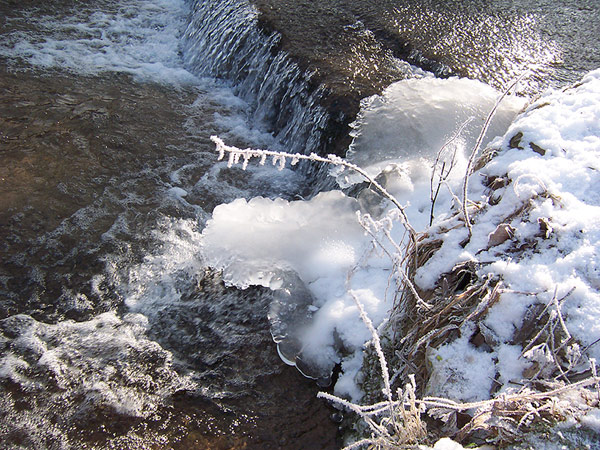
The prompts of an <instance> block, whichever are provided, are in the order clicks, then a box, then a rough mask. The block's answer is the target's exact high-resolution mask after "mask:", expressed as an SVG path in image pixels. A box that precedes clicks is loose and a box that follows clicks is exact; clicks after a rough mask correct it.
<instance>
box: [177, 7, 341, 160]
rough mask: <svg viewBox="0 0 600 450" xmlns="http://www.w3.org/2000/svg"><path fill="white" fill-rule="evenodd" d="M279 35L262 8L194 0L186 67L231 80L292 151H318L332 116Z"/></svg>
mask: <svg viewBox="0 0 600 450" xmlns="http://www.w3.org/2000/svg"><path fill="white" fill-rule="evenodd" d="M280 41H281V36H280V34H279V33H277V32H270V33H268V32H265V31H263V30H261V29H260V26H259V23H258V12H257V11H256V10H255V8H254V7H253V6H252V5H250V4H249V3H248V2H246V1H244V0H242V1H240V0H195V1H194V3H193V5H192V12H191V18H190V22H189V25H188V27H187V29H186V31H185V34H184V37H183V56H184V63H185V67H186V68H187V69H188V70H189V71H191V72H192V73H194V74H196V75H198V76H211V77H216V78H219V79H224V80H227V81H229V82H230V83H232V84H233V85H234V90H235V92H236V94H237V95H238V96H240V97H241V98H242V99H244V100H245V101H246V102H248V103H249V104H250V105H251V107H252V109H253V111H254V118H253V120H254V122H255V123H256V124H258V125H259V126H263V127H266V128H267V130H268V131H270V132H271V133H273V135H274V136H275V137H276V138H277V141H278V143H279V144H280V145H281V147H282V149H285V150H286V151H289V152H300V153H310V152H316V151H317V150H318V149H319V148H320V147H321V146H322V144H323V142H324V139H325V138H326V136H325V133H324V130H325V129H326V127H327V125H328V122H329V121H330V119H331V118H330V115H329V114H328V112H327V111H326V110H325V108H324V107H323V106H321V104H320V101H321V99H322V98H323V96H324V94H325V89H324V88H323V87H319V86H314V83H311V74H310V73H306V72H304V71H303V70H302V69H301V68H300V67H299V66H298V64H297V63H295V62H294V61H292V60H291V58H290V57H289V56H288V55H287V54H286V53H285V52H284V51H281V50H280Z"/></svg>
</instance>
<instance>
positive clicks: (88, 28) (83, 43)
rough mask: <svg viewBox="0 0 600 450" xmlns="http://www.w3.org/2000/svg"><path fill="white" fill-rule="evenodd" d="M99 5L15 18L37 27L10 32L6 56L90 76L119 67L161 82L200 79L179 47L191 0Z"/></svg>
mask: <svg viewBox="0 0 600 450" xmlns="http://www.w3.org/2000/svg"><path fill="white" fill-rule="evenodd" d="M98 8H99V9H97V10H95V11H94V12H90V11H89V10H88V9H86V8H80V9H78V8H73V9H72V10H71V11H69V14H65V15H61V16H59V15H58V14H57V15H55V16H36V15H34V14H33V13H24V14H25V16H24V17H22V18H18V19H11V20H12V21H14V22H19V21H22V22H26V23H27V28H31V27H33V28H34V29H33V30H32V31H14V32H12V33H9V34H8V35H4V36H3V42H2V43H0V55H2V56H4V57H7V58H9V59H15V58H18V59H21V60H24V61H25V62H26V63H27V64H30V65H32V66H35V67H41V68H57V69H66V70H69V71H71V72H75V73H80V74H86V75H93V74H98V73H101V72H106V71H113V72H122V73H128V74H131V75H133V76H135V77H136V78H141V79H145V80H153V81H160V82H174V83H184V84H187V83H196V82H197V78H196V77H194V76H193V75H192V74H191V73H189V72H188V71H187V70H185V69H184V68H183V61H182V57H181V54H180V48H179V45H180V44H179V38H180V36H181V35H182V33H183V31H184V30H185V26H186V18H187V14H188V6H187V5H186V2H185V1H183V0H156V1H149V0H126V1H124V2H120V4H119V5H118V6H113V7H109V6H105V8H103V9H100V7H98Z"/></svg>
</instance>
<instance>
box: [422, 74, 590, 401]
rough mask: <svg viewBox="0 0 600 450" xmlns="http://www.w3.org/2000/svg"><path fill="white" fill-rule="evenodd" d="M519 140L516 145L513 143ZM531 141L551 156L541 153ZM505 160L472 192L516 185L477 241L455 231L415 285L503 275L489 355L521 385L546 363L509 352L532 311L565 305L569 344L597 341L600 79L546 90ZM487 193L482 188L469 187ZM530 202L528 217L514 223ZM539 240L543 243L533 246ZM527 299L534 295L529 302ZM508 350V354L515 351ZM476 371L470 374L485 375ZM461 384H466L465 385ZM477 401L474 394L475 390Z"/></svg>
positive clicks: (486, 217) (493, 209)
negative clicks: (476, 267) (498, 236)
mask: <svg viewBox="0 0 600 450" xmlns="http://www.w3.org/2000/svg"><path fill="white" fill-rule="evenodd" d="M518 133H522V138H521V140H520V142H519V144H518V145H519V147H522V148H511V147H514V146H515V145H514V140H513V145H511V139H513V137H514V136H515V135H517V134H518ZM530 143H534V144H535V146H537V147H539V148H542V149H544V150H545V154H544V155H541V154H539V153H537V152H535V151H533V148H534V147H535V146H531V145H530ZM495 145H497V146H498V147H499V148H500V152H499V154H498V155H497V156H496V157H495V158H494V159H493V160H492V161H491V162H490V163H489V164H487V165H486V166H485V167H484V168H483V169H481V171H480V172H479V173H476V174H474V175H473V176H472V180H473V181H474V183H473V184H476V182H477V181H478V180H483V179H484V178H487V179H489V178H491V177H505V178H508V179H510V180H512V183H510V184H509V185H508V186H506V187H504V188H501V189H499V190H498V195H499V196H501V199H500V201H499V202H498V204H496V205H494V206H488V207H486V208H485V210H484V211H483V212H482V213H480V214H479V215H478V217H477V218H476V219H475V224H474V226H473V237H472V238H471V240H470V242H469V244H467V245H466V247H465V248H464V249H463V248H460V247H458V246H457V243H458V242H460V241H461V240H462V239H464V238H465V232H464V229H457V230H451V231H449V232H448V233H447V235H446V236H444V240H445V242H444V246H443V248H442V250H441V251H440V252H438V254H436V255H435V256H434V257H433V258H432V259H431V260H430V261H429V262H428V263H427V264H426V266H425V267H423V268H421V269H420V274H419V275H420V276H419V277H418V281H419V284H420V285H421V287H425V288H429V287H431V286H432V281H433V280H435V279H436V276H435V275H434V274H439V273H443V272H444V271H446V270H448V269H449V268H451V267H452V266H454V265H455V264H456V263H459V262H462V261H465V260H477V261H490V262H491V264H484V265H483V266H482V268H481V269H480V275H485V274H490V275H494V276H500V277H501V279H502V282H503V284H504V286H505V287H506V290H507V291H508V292H506V293H503V294H502V296H501V299H500V301H499V302H498V303H497V304H495V305H494V306H493V307H492V308H491V310H490V311H489V313H488V314H487V317H486V318H485V324H486V325H487V326H488V327H489V329H490V330H492V331H493V333H494V334H495V338H496V339H497V340H498V341H499V342H500V344H499V345H498V346H497V348H495V349H494V351H493V353H491V354H490V356H493V357H494V358H496V359H497V363H496V366H497V370H498V372H499V373H500V375H501V377H500V379H501V382H502V383H503V384H504V385H505V386H506V385H507V384H508V382H509V380H511V379H512V380H517V381H518V380H519V379H520V378H521V377H522V371H523V369H524V368H525V367H526V366H527V357H528V356H529V358H530V359H531V360H539V358H544V355H543V354H540V352H541V351H542V350H541V349H538V351H537V352H530V353H528V354H525V355H524V357H525V358H523V357H521V358H518V357H516V353H517V352H518V351H519V349H518V348H514V346H511V345H510V341H511V339H512V336H513V334H514V331H515V329H517V328H519V327H520V326H521V325H522V320H523V317H524V315H525V312H526V309H527V307H529V306H530V305H531V304H533V303H542V304H547V303H549V302H552V301H553V299H554V298H557V299H562V298H564V297H566V298H565V299H564V301H562V302H561V314H562V315H563V316H564V319H565V323H566V326H567V329H568V330H569V332H570V333H571V334H572V336H573V337H574V338H575V339H576V340H577V342H579V343H580V344H582V345H583V346H588V345H591V344H593V343H594V342H595V341H596V340H597V339H599V338H600V325H599V324H600V293H599V292H598V287H599V285H598V281H597V280H598V276H597V273H598V268H597V267H598V266H597V257H596V255H598V254H599V251H600V239H599V238H600V234H599V232H600V221H599V219H600V203H599V202H598V195H597V192H598V186H599V183H600V173H599V172H598V163H599V162H600V158H599V156H600V71H595V72H592V73H590V74H589V75H587V76H586V77H585V78H584V79H583V80H582V82H581V84H580V85H579V86H577V87H575V88H570V89H566V90H564V91H550V92H548V93H546V94H544V95H543V96H541V97H540V98H539V99H537V100H536V101H535V102H534V103H532V104H531V105H530V106H529V107H528V108H527V109H526V111H525V112H524V113H523V114H521V115H520V116H519V117H518V118H517V119H516V120H515V121H514V122H513V123H512V125H511V126H510V128H509V130H508V131H507V133H506V134H505V135H504V137H503V138H502V139H499V140H497V141H496V142H495ZM473 191H475V192H483V191H484V189H483V187H482V186H481V185H480V186H473ZM524 203H528V204H529V207H528V208H527V212H526V213H520V214H517V215H514V214H513V213H515V212H516V211H518V210H519V208H521V206H522V205H523V204H524ZM506 220H508V223H509V224H510V225H512V226H513V227H514V229H515V236H514V238H513V239H512V240H509V241H507V242H506V243H504V244H502V245H499V246H494V247H491V248H488V235H489V233H490V231H491V230H493V229H495V227H496V226H497V225H498V224H499V223H500V222H505V221H506ZM541 220H544V221H546V222H547V223H549V224H550V228H551V232H550V233H549V235H548V237H547V238H542V237H540V221H541ZM536 240H537V241H536ZM533 241H536V242H537V244H536V246H535V247H532V248H531V250H527V251H525V252H524V253H523V254H522V255H520V256H518V257H511V255H510V254H507V253H506V249H508V248H509V247H511V246H512V247H515V246H518V244H519V243H520V244H524V245H525V244H527V243H531V242H533ZM528 294H529V295H528ZM511 347H512V349H511ZM451 349H454V350H455V351H456V352H461V351H466V349H465V344H464V340H463V339H457V340H456V341H454V342H452V343H451V344H449V347H445V350H446V351H447V352H448V351H450V350H451ZM587 356H588V357H594V358H598V357H599V356H600V348H598V347H594V346H592V347H590V348H589V349H588V354H587ZM431 361H432V364H433V367H434V373H435V372H436V371H440V372H444V371H446V368H445V367H444V366H443V364H442V363H441V362H439V361H436V360H435V359H432V360H431ZM486 368H487V364H483V363H479V364H477V365H475V366H473V369H476V370H481V369H486ZM459 384H460V383H459ZM471 391H472V393H473V394H476V389H475V388H474V387H473V388H471Z"/></svg>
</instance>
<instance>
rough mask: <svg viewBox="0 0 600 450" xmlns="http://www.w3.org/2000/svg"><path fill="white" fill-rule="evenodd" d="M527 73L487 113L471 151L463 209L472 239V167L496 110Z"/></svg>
mask: <svg viewBox="0 0 600 450" xmlns="http://www.w3.org/2000/svg"><path fill="white" fill-rule="evenodd" d="M526 75H528V72H525V73H524V74H523V75H521V76H520V77H518V78H517V79H516V80H515V81H513V82H512V83H511V84H510V85H509V86H508V88H506V89H505V90H504V92H503V93H502V95H501V96H500V97H499V98H498V100H497V101H496V103H495V104H494V107H493V108H492V110H491V111H490V112H489V114H488V115H487V118H486V119H485V122H484V124H483V128H482V129H481V131H480V132H479V136H478V137H477V141H476V143H475V146H474V147H473V150H472V151H471V155H470V156H469V160H468V161H467V170H466V171H465V177H464V180H463V198H462V200H463V201H462V210H463V215H464V218H465V224H466V225H467V230H468V233H469V239H471V236H472V235H473V230H472V227H471V221H470V219H469V212H468V211H467V189H468V186H469V177H470V175H471V167H472V166H473V161H474V160H475V155H477V153H479V148H480V147H481V143H482V141H483V138H484V136H485V134H486V133H487V130H488V128H489V126H490V123H491V122H492V118H493V117H494V115H495V114H496V111H497V110H498V107H499V106H500V103H501V102H502V100H504V98H505V97H506V96H507V95H508V94H509V92H510V91H511V89H512V88H513V87H515V86H516V85H517V83H519V81H521V80H522V79H523V78H524V77H525V76H526Z"/></svg>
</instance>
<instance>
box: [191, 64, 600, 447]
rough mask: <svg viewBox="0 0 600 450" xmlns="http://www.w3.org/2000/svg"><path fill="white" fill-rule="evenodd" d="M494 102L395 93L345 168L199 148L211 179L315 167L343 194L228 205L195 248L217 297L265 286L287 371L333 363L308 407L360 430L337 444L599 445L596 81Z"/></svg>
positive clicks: (464, 90)
mask: <svg viewBox="0 0 600 450" xmlns="http://www.w3.org/2000/svg"><path fill="white" fill-rule="evenodd" d="M504 94H506V93H504ZM501 97H502V95H501V93H498V92H494V91H492V90H491V88H489V87H487V86H485V85H482V84H480V83H478V82H474V81H468V80H435V79H429V78H423V79H419V80H408V81H403V82H399V83H397V84H394V85H392V86H391V87H390V88H388V89H387V90H386V91H385V92H384V94H383V95H382V96H378V97H373V98H370V99H367V100H366V101H365V102H364V104H363V110H362V113H361V115H360V117H359V119H358V120H357V122H356V124H355V125H356V129H355V139H354V143H353V144H352V147H351V151H350V152H349V154H348V158H347V159H346V160H342V159H340V158H337V157H334V156H330V157H328V158H322V157H318V156H316V155H311V156H305V155H301V154H294V155H290V154H284V153H279V152H272V151H263V150H255V149H245V150H243V149H238V148H235V147H230V146H228V145H226V144H225V143H224V142H223V141H222V140H220V139H219V138H216V137H214V138H213V140H214V142H215V143H216V145H217V150H218V151H219V152H220V156H221V157H222V158H223V157H225V156H227V158H228V162H229V165H233V164H236V163H240V164H242V165H243V167H246V166H247V165H248V164H249V163H251V160H252V159H253V158H256V160H257V162H258V163H259V164H265V163H266V162H269V163H271V162H272V163H273V164H274V165H275V166H276V167H278V168H284V167H285V166H286V163H287V162H289V163H291V164H292V165H293V164H295V163H296V162H298V161H299V160H301V159H311V160H313V161H317V162H326V163H328V164H331V165H332V166H334V168H333V170H332V173H333V175H334V176H336V177H337V179H338V182H339V184H340V186H342V187H344V188H346V192H351V191H354V192H359V193H358V195H356V196H355V198H354V197H351V196H349V195H347V194H345V193H343V192H342V191H331V192H325V193H321V194H319V195H317V196H315V197H314V198H312V199H309V200H298V201H284V200H281V199H276V200H271V199H265V198H254V199H252V200H249V201H246V200H243V199H238V200H235V201H233V202H231V203H229V204H224V205H220V206H218V207H217V208H216V209H215V211H214V214H213V218H212V220H210V221H209V222H208V224H207V226H206V228H205V229H204V231H203V242H202V254H203V256H204V258H205V259H206V261H207V263H208V264H209V265H211V266H213V267H215V268H217V269H220V270H222V271H223V273H224V278H225V280H226V282H228V283H230V284H233V285H236V286H239V287H241V288H245V287H247V286H249V285H261V286H266V287H269V288H271V289H272V290H273V291H274V298H275V300H274V302H273V306H272V308H271V311H270V314H269V319H270V321H271V325H272V333H273V337H274V340H275V341H276V342H277V343H278V348H279V352H280V355H281V356H282V359H283V360H284V361H285V362H286V363H288V364H293V365H296V366H297V367H298V369H300V370H301V371H302V372H303V373H304V374H305V375H307V376H311V377H313V378H316V379H318V380H320V381H322V382H323V383H324V384H326V383H327V381H328V380H329V377H330V374H331V370H332V368H333V367H334V365H335V364H340V365H341V375H340V376H339V378H338V380H337V383H336V385H335V388H334V394H335V396H333V395H331V394H322V396H323V397H325V398H328V399H330V400H331V401H333V402H334V403H335V404H337V405H338V406H340V407H341V408H343V409H346V410H351V411H353V412H355V413H357V414H358V415H359V417H361V418H362V420H363V424H364V428H360V427H359V429H360V430H361V433H362V435H363V438H364V439H363V440H361V441H359V442H358V443H357V444H356V445H351V447H354V446H356V447H358V446H360V445H363V444H364V445H367V444H375V445H376V446H378V447H383V448H386V447H394V446H403V445H414V444H416V443H422V442H432V440H435V438H436V436H437V437H441V436H444V435H446V436H450V437H452V438H454V439H456V440H457V441H459V442H462V443H469V442H480V443H481V442H483V441H487V442H490V443H498V444H500V443H511V442H514V441H515V440H517V439H520V438H518V436H520V435H522V433H523V432H524V431H530V430H533V429H534V428H535V429H536V430H538V431H539V430H540V426H542V427H544V428H543V429H545V430H546V432H547V433H552V431H548V430H550V426H551V425H552V424H554V423H556V422H559V421H564V420H568V422H567V423H568V425H569V427H570V429H571V430H573V429H579V428H580V429H581V433H583V434H585V433H586V432H588V431H589V432H592V433H597V432H598V431H600V430H598V426H597V423H598V420H597V417H598V413H599V410H598V409H597V406H598V401H599V395H598V391H596V390H595V389H597V388H598V382H599V381H600V380H599V378H598V377H597V373H596V362H595V361H596V360H597V359H598V358H599V357H600V346H598V345H597V343H598V342H600V325H599V324H600V308H599V306H598V305H600V296H599V291H598V290H599V288H600V281H599V280H600V271H599V268H598V261H597V255H598V254H599V253H600V248H599V247H600V239H599V238H600V235H599V233H600V228H599V227H600V225H598V224H600V220H599V219H600V217H599V216H600V197H599V196H598V194H597V193H598V190H599V188H600V172H599V170H600V165H599V164H600V163H599V161H600V158H599V157H600V70H597V71H595V72H592V73H590V74H588V75H587V76H586V77H585V78H584V79H583V80H582V82H581V83H579V84H578V85H576V86H572V87H568V88H566V89H564V90H562V91H549V92H547V93H545V94H543V95H542V96H540V97H539V98H537V99H535V100H532V101H531V102H530V103H529V104H528V105H527V106H525V105H524V101H523V100H521V99H519V98H517V97H511V96H508V97H506V96H504V98H503V99H502V101H501V102H499V99H500V98H501ZM399 105H402V108H400V107H399ZM407 105H408V107H407ZM496 107H497V111H495V114H494V115H493V117H492V115H491V114H490V111H493V110H494V109H495V108H496ZM523 107H524V109H523V110H522V111H521V112H520V113H519V114H518V115H517V113H518V112H519V110H521V108H523ZM375 116H376V117H377V120H374V119H371V118H372V117H375ZM515 116H516V118H515ZM382 117H385V118H384V119H383V120H382V119H381V118H382ZM488 119H492V120H491V121H490V120H488ZM484 123H485V124H486V125H485V126H484ZM487 125H489V128H488V126H487ZM405 129H410V130H412V133H413V134H412V135H409V134H406V133H400V130H405ZM482 129H483V131H482V132H481V133H480V130H482ZM486 129H487V130H486ZM486 131H487V133H486ZM494 136H501V137H497V138H495V139H493V140H492V141H491V142H490V140H491V139H492V138H493V137H494ZM480 142H482V143H483V144H484V146H483V147H482V148H483V149H484V150H483V151H479V145H478V144H479V143H480ZM486 143H487V145H486ZM406 149H409V151H407V150H406ZM472 152H473V153H472ZM415 155H416V156H415ZM471 156H473V157H472V158H470V157H471ZM365 180H366V181H367V183H365V184H364V185H359V184H360V183H363V182H364V181H365ZM465 217H466V218H467V220H468V223H465ZM467 225H468V226H467ZM371 401H375V402H376V403H374V404H369V405H368V406H361V402H362V403H364V402H371ZM377 402H379V403H377ZM434 421H435V425H434V426H432V425H433V424H434ZM428 425H429V426H430V428H431V429H430V430H429V431H428V429H427V426H428ZM586 430H587V431H586ZM428 433H429V434H428ZM560 436H563V437H564V435H562V434H561V435H560ZM578 436H579V435H578ZM474 439H475V440H474ZM477 439H479V440H477ZM532 439H533V438H532ZM545 439H546V440H547V439H553V440H557V442H558V441H560V439H558V438H555V437H550V435H549V434H548V435H546V437H545ZM577 439H579V437H578V438H577ZM581 439H584V438H581ZM584 440H585V439H584ZM578 442H579V441H578ZM455 446H458V444H454V443H453V442H451V441H449V440H442V441H440V442H438V444H436V447H435V448H455ZM457 448H460V446H458V447H457Z"/></svg>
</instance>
